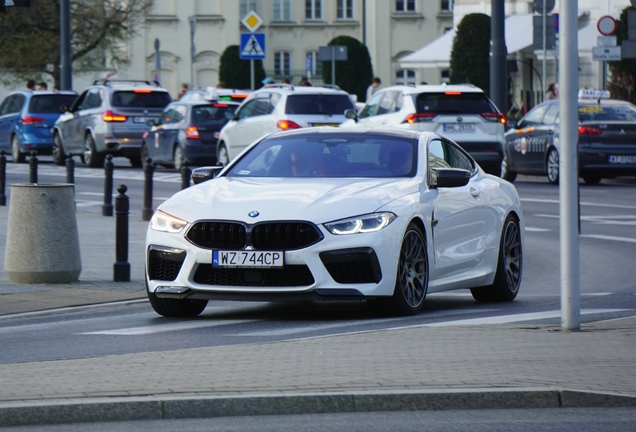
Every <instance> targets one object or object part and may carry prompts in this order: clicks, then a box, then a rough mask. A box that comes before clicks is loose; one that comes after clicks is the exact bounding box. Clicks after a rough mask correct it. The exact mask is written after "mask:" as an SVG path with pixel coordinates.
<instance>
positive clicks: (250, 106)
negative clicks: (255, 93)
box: [236, 99, 257, 120]
mask: <svg viewBox="0 0 636 432" xmlns="http://www.w3.org/2000/svg"><path fill="white" fill-rule="evenodd" d="M256 103H257V100H256V99H252V100H251V101H247V102H246V103H245V105H243V106H242V107H241V109H240V110H239V111H238V113H237V114H236V117H237V118H238V119H239V120H242V119H245V118H248V117H251V116H252V111H253V110H254V107H256Z"/></svg>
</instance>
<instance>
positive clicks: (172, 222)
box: [150, 210, 188, 233]
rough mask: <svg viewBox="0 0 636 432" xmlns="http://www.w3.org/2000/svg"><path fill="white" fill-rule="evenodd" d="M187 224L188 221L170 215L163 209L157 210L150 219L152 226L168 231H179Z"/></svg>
mask: <svg viewBox="0 0 636 432" xmlns="http://www.w3.org/2000/svg"><path fill="white" fill-rule="evenodd" d="M187 224H188V223H187V222H186V221H184V220H181V219H179V218H176V217H174V216H170V215H169V214H167V213H164V212H162V211H161V210H157V211H156V212H155V214H154V215H152V219H150V228H152V229H153V230H156V231H163V232H167V233H178V232H179V231H181V230H182V229H183V227H185V226H186V225H187Z"/></svg>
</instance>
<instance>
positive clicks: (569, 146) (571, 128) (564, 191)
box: [559, 0, 581, 331]
mask: <svg viewBox="0 0 636 432" xmlns="http://www.w3.org/2000/svg"><path fill="white" fill-rule="evenodd" d="M560 8H561V13H560V15H559V32H560V33H561V35H562V37H561V44H560V47H559V50H560V55H559V57H560V58H561V59H562V60H563V61H562V67H561V70H560V71H559V99H560V105H561V112H560V114H559V116H560V119H561V146H560V155H559V201H560V205H559V209H560V213H561V219H560V224H559V228H560V240H561V327H562V329H563V330H564V331H575V330H579V329H580V328H581V310H580V263H579V233H578V220H579V219H578V199H579V196H578V183H579V175H578V163H577V161H578V159H577V156H578V155H577V140H578V126H579V122H578V114H579V113H578V97H577V93H578V82H579V79H578V74H579V71H578V23H577V21H578V5H577V0H561V3H560Z"/></svg>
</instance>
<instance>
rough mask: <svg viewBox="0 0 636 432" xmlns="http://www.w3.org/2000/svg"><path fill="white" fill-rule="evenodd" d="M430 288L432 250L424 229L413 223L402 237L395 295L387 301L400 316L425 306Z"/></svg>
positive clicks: (391, 310) (392, 310) (412, 313)
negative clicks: (429, 265)
mask: <svg viewBox="0 0 636 432" xmlns="http://www.w3.org/2000/svg"><path fill="white" fill-rule="evenodd" d="M427 291H428V251H427V250H426V241H425V240H424V235H423V234H422V230H421V229H420V228H419V227H418V226H417V225H415V224H413V223H411V224H410V225H409V226H408V228H407V229H406V232H405V233H404V238H403V239H402V246H401V247H400V258H399V260H398V269H397V276H396V278H395V289H394V291H393V296H391V298H390V299H389V301H388V302H386V303H385V304H386V305H387V308H388V311H389V312H391V313H393V314H395V315H400V316H405V315H415V314H417V313H419V312H420V311H421V310H422V307H423V306H424V299H425V298H426V293H427Z"/></svg>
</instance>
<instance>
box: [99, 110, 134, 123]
mask: <svg viewBox="0 0 636 432" xmlns="http://www.w3.org/2000/svg"><path fill="white" fill-rule="evenodd" d="M102 120H104V121H105V122H125V121H126V120H128V117H126V116H125V115H121V114H114V113H113V112H112V111H106V112H105V113H104V114H103V115H102Z"/></svg>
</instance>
